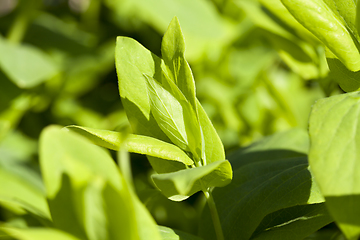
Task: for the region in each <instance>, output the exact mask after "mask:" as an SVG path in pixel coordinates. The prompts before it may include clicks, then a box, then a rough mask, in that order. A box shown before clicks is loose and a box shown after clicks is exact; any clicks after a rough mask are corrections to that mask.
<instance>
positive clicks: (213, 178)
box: [152, 160, 232, 201]
mask: <svg viewBox="0 0 360 240" xmlns="http://www.w3.org/2000/svg"><path fill="white" fill-rule="evenodd" d="M152 179H153V181H154V183H155V184H156V186H157V187H158V188H159V189H160V190H161V192H162V193H163V194H164V195H165V196H166V197H168V198H169V199H171V200H173V201H182V200H184V199H186V198H188V197H189V196H191V195H192V194H194V193H196V192H198V191H201V190H204V191H205V190H207V189H209V188H212V187H223V186H225V185H227V184H229V183H230V181H231V179H232V169H231V165H230V163H229V162H228V161H226V160H223V161H216V162H213V163H210V164H208V165H206V166H202V167H196V168H189V169H184V170H180V171H177V172H172V173H164V174H155V175H152Z"/></svg>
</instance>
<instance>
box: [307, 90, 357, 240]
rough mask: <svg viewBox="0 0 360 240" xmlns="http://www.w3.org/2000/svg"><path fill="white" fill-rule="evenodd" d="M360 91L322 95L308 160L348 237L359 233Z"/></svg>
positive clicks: (312, 119)
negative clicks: (359, 145)
mask: <svg viewBox="0 0 360 240" xmlns="http://www.w3.org/2000/svg"><path fill="white" fill-rule="evenodd" d="M359 113H360V93H359V92H353V93H347V94H342V95H337V96H333V97H329V98H325V99H321V100H319V101H318V102H316V104H315V105H314V107H313V109H312V112H311V115H310V120H309V133H310V139H311V147H310V153H309V161H310V166H311V169H312V172H313V173H314V176H315V178H316V181H317V183H318V184H319V187H320V190H321V192H322V194H323V195H324V196H325V199H326V204H327V207H328V209H329V212H330V213H331V214H332V216H333V217H334V219H335V221H336V222H337V224H338V225H339V226H340V229H341V230H342V231H343V232H344V234H345V235H346V236H347V237H348V238H349V239H353V238H354V239H355V238H357V237H358V236H359V235H360V220H359V217H358V216H359V212H360V208H359V207H358V205H357V203H359V194H360V178H359V175H360V164H359V162H360V159H359V156H360V152H359V148H358V143H359V142H360V138H359V137H360V134H359V132H360V123H359V121H358V120H359Z"/></svg>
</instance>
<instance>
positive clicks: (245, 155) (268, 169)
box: [200, 129, 332, 240]
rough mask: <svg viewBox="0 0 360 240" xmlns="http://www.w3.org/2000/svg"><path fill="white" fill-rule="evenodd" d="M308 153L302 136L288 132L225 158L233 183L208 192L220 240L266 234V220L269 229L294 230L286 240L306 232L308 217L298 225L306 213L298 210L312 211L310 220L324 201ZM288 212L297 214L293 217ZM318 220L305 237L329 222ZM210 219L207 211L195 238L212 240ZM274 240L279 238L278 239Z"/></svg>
mask: <svg viewBox="0 0 360 240" xmlns="http://www.w3.org/2000/svg"><path fill="white" fill-rule="evenodd" d="M308 148H309V139H308V136H307V133H306V131H305V130H303V129H293V130H289V131H286V132H281V133H277V134H274V135H271V136H268V137H266V138H264V139H263V140H261V141H258V142H255V143H253V144H252V145H250V146H249V147H246V148H243V149H239V150H237V151H235V152H234V153H233V154H231V155H230V156H229V161H230V162H231V164H232V167H233V169H234V177H233V180H232V182H231V183H230V184H229V185H227V186H225V187H223V188H215V189H214V191H213V196H214V201H215V204H216V207H217V209H218V213H219V216H220V222H221V224H222V228H223V232H224V234H225V239H236V240H238V239H240V240H241V239H251V237H252V236H253V234H254V233H255V232H256V231H257V232H258V231H260V229H267V227H264V224H265V225H266V226H270V225H271V223H268V222H267V221H266V219H268V220H269V219H273V220H274V222H273V225H279V224H280V225H281V223H284V229H289V233H291V232H292V230H290V229H293V230H294V231H293V232H294V235H293V236H294V238H292V237H288V238H287V239H296V238H295V237H296V234H298V230H296V229H297V228H298V227H299V226H304V227H306V226H307V221H308V220H309V221H312V220H311V219H312V217H309V218H307V217H305V218H301V219H298V217H301V215H299V214H305V212H304V211H302V210H301V208H300V209H299V208H297V207H300V205H302V206H304V207H303V209H308V208H313V210H314V211H313V212H314V215H313V216H317V215H316V211H318V212H319V213H320V212H322V211H323V210H321V209H323V206H322V205H321V204H322V203H323V202H324V198H323V197H322V195H321V194H320V190H319V189H318V186H317V184H316V183H315V181H314V177H313V176H312V174H311V172H310V171H309V167H308V162H307V158H306V153H307V152H308ZM319 203H320V204H319ZM310 206H313V207H310ZM316 206H319V209H317V207H316ZM290 208H291V209H292V211H290ZM282 209H283V210H282ZM286 209H287V210H289V211H287V210H286ZM293 210H294V211H295V212H296V211H297V210H298V211H299V212H298V213H297V215H296V214H294V211H293ZM315 210H316V211H315ZM287 212H293V213H292V214H287ZM323 213H324V212H322V214H323ZM324 214H325V213H324ZM271 215H272V217H271ZM276 216H278V218H277V217H276ZM309 216H310V215H309ZM292 217H293V218H292ZM318 217H319V218H318V219H319V222H318V223H316V221H315V220H314V221H313V222H315V223H316V224H309V228H307V230H305V231H304V232H303V233H304V234H305V233H306V234H307V235H309V234H310V233H312V232H311V231H315V230H316V229H318V228H321V227H322V226H324V225H326V224H327V223H329V222H331V221H332V220H331V217H330V216H328V215H326V214H325V215H324V216H323V217H322V216H321V214H320V215H319V216H318ZM210 218H211V217H210V212H209V211H208V209H207V208H206V209H205V211H204V213H203V216H202V218H201V219H202V221H201V224H200V235H201V236H202V237H203V238H204V239H209V240H211V239H214V238H215V233H214V230H213V226H212V223H211V220H210ZM275 222H276V223H275ZM292 223H294V225H292ZM298 224H299V225H298ZM317 224H318V225H317ZM280 225H279V227H280ZM236 226H242V227H241V228H238V227H236ZM261 226H263V227H261ZM315 228H316V229H315ZM279 229H280V228H279ZM304 229H305V228H304ZM273 230H274V229H273ZM303 233H301V234H303ZM301 234H300V235H301ZM300 235H299V236H300ZM275 239H281V238H280V237H279V236H278V237H276V238H275ZM300 239H301V238H300Z"/></svg>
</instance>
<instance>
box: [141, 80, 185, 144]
mask: <svg viewBox="0 0 360 240" xmlns="http://www.w3.org/2000/svg"><path fill="white" fill-rule="evenodd" d="M145 77H146V80H147V83H148V86H149V88H148V89H149V96H150V102H151V104H150V106H151V111H152V114H153V115H154V117H155V120H156V122H157V123H158V125H159V127H160V128H161V129H162V130H163V132H164V133H165V134H166V135H167V136H168V137H169V139H170V140H171V141H172V142H173V143H175V144H176V145H177V146H179V147H180V148H182V149H184V150H187V151H190V149H189V142H188V136H187V134H186V129H185V121H184V113H183V112H184V109H183V106H182V105H181V104H180V102H179V101H178V100H177V99H176V98H175V97H174V96H173V95H172V94H171V93H170V92H168V91H167V90H166V89H164V88H163V87H162V86H161V85H160V84H158V83H157V81H156V80H155V79H153V78H150V77H149V76H146V75H145Z"/></svg>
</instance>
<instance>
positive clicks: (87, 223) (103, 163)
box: [40, 126, 139, 239]
mask: <svg viewBox="0 0 360 240" xmlns="http://www.w3.org/2000/svg"><path fill="white" fill-rule="evenodd" d="M40 165H41V169H42V174H43V179H44V183H45V186H46V189H47V195H48V201H49V207H50V212H51V216H52V219H53V222H54V225H55V226H56V227H57V228H59V229H61V230H64V231H67V232H69V233H72V234H73V235H75V236H78V237H79V238H86V237H85V236H87V237H88V238H89V239H119V238H125V239H139V235H138V231H137V227H136V219H135V214H134V207H133V203H132V201H131V195H130V193H129V190H128V187H127V186H126V183H125V182H124V180H123V179H122V177H121V175H120V173H119V171H118V169H117V167H116V165H115V162H114V161H113V160H112V158H111V157H110V156H109V154H108V153H107V152H106V151H104V150H103V149H101V148H99V147H98V146H95V145H93V144H92V143H91V142H89V141H88V140H87V139H85V138H83V137H82V136H80V135H78V134H75V133H72V132H69V131H64V130H61V128H59V127H56V126H50V127H48V128H46V129H45V130H44V131H43V133H42V134H41V137H40ZM99 195H100V196H99ZM102 202H103V203H104V204H102ZM94 206H97V207H96V209H94V210H93V211H89V210H88V209H93V207H94ZM104 219H107V220H108V224H106V223H105V222H103V220H104ZM97 221H100V222H102V224H101V225H99V224H97ZM106 226H107V229H105V231H104V229H103V228H104V227H106Z"/></svg>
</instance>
